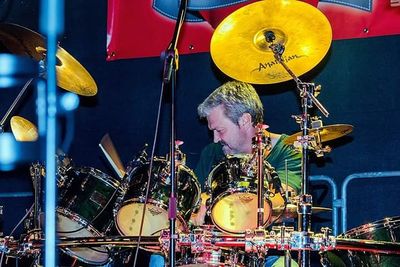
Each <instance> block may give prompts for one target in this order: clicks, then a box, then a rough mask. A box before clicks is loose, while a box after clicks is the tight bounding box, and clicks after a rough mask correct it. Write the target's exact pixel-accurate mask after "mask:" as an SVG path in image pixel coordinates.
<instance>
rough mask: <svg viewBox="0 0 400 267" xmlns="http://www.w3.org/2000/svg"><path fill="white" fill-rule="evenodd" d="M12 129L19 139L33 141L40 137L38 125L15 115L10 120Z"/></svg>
mask: <svg viewBox="0 0 400 267" xmlns="http://www.w3.org/2000/svg"><path fill="white" fill-rule="evenodd" d="M10 125H11V131H12V133H13V135H14V137H15V139H16V140H17V141H20V142H33V141H36V140H37V139H38V136H39V135H38V131H37V128H36V126H35V125H34V124H33V123H32V122H30V121H29V120H27V119H25V118H23V117H20V116H13V117H12V118H11V120H10Z"/></svg>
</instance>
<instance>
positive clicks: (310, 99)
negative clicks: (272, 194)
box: [265, 31, 329, 267]
mask: <svg viewBox="0 0 400 267" xmlns="http://www.w3.org/2000/svg"><path fill="white" fill-rule="evenodd" d="M265 39H266V41H267V42H268V43H270V45H269V47H270V48H271V50H272V52H273V53H274V57H275V59H276V60H277V61H278V62H279V64H281V65H282V66H283V68H284V69H285V70H286V71H287V72H288V73H289V75H290V76H292V78H293V80H294V81H295V82H296V85H297V89H298V90H299V95H300V98H301V106H302V108H303V111H302V114H301V115H300V116H299V117H300V121H301V129H302V138H301V141H300V143H301V144H302V146H301V147H302V158H301V174H302V176H301V194H300V199H299V203H298V204H297V211H298V228H299V231H300V232H302V234H303V235H304V236H303V238H304V240H305V241H306V242H305V244H304V249H303V250H300V251H299V259H298V262H299V266H300V267H307V266H310V251H309V250H308V248H309V247H310V244H309V241H310V236H309V235H310V228H311V211H312V209H311V207H312V196H311V194H309V188H308V187H309V185H308V150H309V143H308V139H309V138H308V137H309V136H308V120H309V115H308V109H309V108H312V107H313V104H314V105H315V106H316V107H317V108H318V109H319V110H320V111H321V113H322V114H323V115H324V116H325V117H328V116H329V112H328V111H327V110H326V109H325V107H324V106H323V105H322V104H321V103H320V102H319V101H318V99H317V98H316V97H315V96H314V89H315V84H313V83H304V82H302V81H301V80H300V79H299V78H298V77H297V76H296V75H295V74H294V73H293V72H292V71H291V70H290V69H289V67H288V66H287V65H286V64H285V62H284V60H283V59H282V54H283V52H284V51H285V47H284V46H283V44H280V43H274V40H275V34H274V33H273V32H272V31H268V32H267V33H265Z"/></svg>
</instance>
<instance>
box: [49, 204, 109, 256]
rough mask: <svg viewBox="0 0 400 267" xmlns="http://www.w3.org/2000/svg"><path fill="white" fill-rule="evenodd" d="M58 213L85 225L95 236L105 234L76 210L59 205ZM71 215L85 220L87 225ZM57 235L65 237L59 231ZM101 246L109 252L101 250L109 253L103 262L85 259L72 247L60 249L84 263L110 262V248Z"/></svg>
mask: <svg viewBox="0 0 400 267" xmlns="http://www.w3.org/2000/svg"><path fill="white" fill-rule="evenodd" d="M56 213H59V214H60V215H64V216H65V217H67V218H68V219H70V220H72V221H74V222H76V223H78V224H79V225H81V226H82V227H84V229H85V230H87V231H88V232H89V233H91V234H93V236H94V237H95V236H97V237H101V236H104V235H103V234H102V233H100V232H99V231H98V230H97V229H96V228H94V227H93V226H92V225H91V224H89V223H88V222H87V221H86V220H85V219H82V217H81V216H79V214H77V213H75V212H73V211H71V210H69V209H66V208H63V207H57V208H56ZM71 216H76V217H78V218H79V219H80V220H81V221H83V222H84V224H85V225H83V224H82V222H80V221H77V220H74V219H73V217H72V218H71ZM57 235H58V236H61V237H63V234H59V232H58V231H57ZM72 238H73V237H72ZM101 247H102V248H105V249H106V250H107V253H102V252H100V251H99V253H102V254H107V255H108V257H107V259H106V260H105V261H101V262H99V261H90V260H87V259H85V258H83V257H80V256H78V255H77V254H76V253H74V251H73V250H71V249H69V248H60V250H61V251H62V252H63V253H65V254H67V255H68V256H70V257H71V258H75V259H77V260H79V261H81V262H83V263H86V264H106V263H107V262H110V260H111V257H110V249H109V248H107V247H104V246H101ZM89 249H90V248H89Z"/></svg>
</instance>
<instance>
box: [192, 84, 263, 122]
mask: <svg viewBox="0 0 400 267" xmlns="http://www.w3.org/2000/svg"><path fill="white" fill-rule="evenodd" d="M219 105H223V106H224V108H225V115H226V116H227V117H228V118H229V119H230V120H231V121H232V122H234V123H236V124H238V123H239V118H240V117H241V116H242V115H243V114H244V113H249V114H250V115H251V118H252V121H253V124H254V125H255V124H257V123H262V122H263V117H264V115H263V114H264V111H263V106H262V103H261V100H260V97H259V96H258V94H257V92H256V90H255V89H254V87H253V86H252V85H250V84H248V83H244V82H240V81H230V82H227V83H225V84H223V85H221V86H220V87H218V88H217V89H215V90H214V92H212V93H211V94H210V95H209V96H208V97H207V98H206V99H205V100H204V101H203V103H201V104H200V105H199V106H198V107H197V113H198V114H199V116H200V118H206V117H207V116H208V115H209V114H210V112H211V109H213V108H215V107H217V106H219Z"/></svg>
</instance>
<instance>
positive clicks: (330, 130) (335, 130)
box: [284, 124, 353, 144]
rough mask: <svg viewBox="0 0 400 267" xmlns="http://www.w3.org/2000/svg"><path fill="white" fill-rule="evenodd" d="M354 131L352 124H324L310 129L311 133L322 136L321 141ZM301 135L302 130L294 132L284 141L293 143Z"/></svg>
mask: <svg viewBox="0 0 400 267" xmlns="http://www.w3.org/2000/svg"><path fill="white" fill-rule="evenodd" d="M352 131H353V126H352V125H350V124H333V125H326V126H322V127H320V128H316V129H310V130H309V135H317V134H319V135H320V137H321V142H327V141H331V140H333V139H336V138H339V137H342V136H344V135H347V134H349V133H351V132H352ZM301 135H302V132H298V133H295V134H292V135H291V136H289V137H288V138H286V139H285V141H284V142H285V143H286V144H293V142H295V141H297V137H299V136H301Z"/></svg>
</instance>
